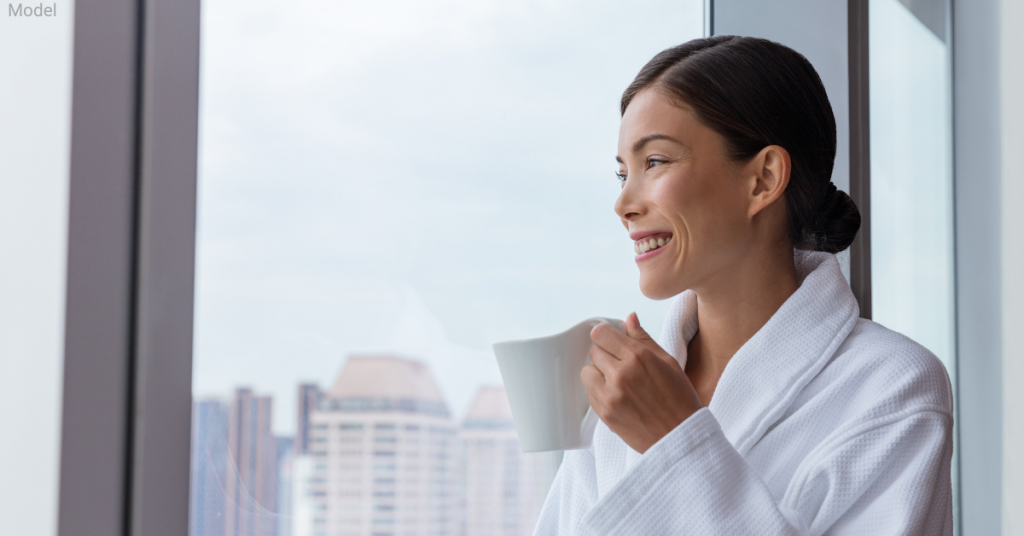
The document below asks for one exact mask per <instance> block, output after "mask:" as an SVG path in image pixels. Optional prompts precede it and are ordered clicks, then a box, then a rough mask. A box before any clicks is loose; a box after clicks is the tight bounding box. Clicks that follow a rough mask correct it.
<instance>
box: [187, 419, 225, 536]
mask: <svg viewBox="0 0 1024 536" xmlns="http://www.w3.org/2000/svg"><path fill="white" fill-rule="evenodd" d="M227 421H228V408H227V406H226V405H225V404H224V403H223V402H221V401H220V400H217V399H200V400H196V401H194V402H193V403H192V468H191V469H192V474H191V488H192V491H191V494H190V496H189V510H190V512H189V527H188V533H189V536H224V523H225V508H224V504H225V502H224V473H225V467H226V457H227V451H228V450H227V440H228V436H227V430H228V423H227Z"/></svg>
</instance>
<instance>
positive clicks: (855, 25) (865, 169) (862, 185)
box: [847, 0, 871, 319]
mask: <svg viewBox="0 0 1024 536" xmlns="http://www.w3.org/2000/svg"><path fill="white" fill-rule="evenodd" d="M847 9H848V17H847V23H848V30H847V32H848V33H847V39H848V45H847V52H848V54H849V62H848V65H849V73H850V74H849V77H850V197H851V198H852V199H853V202H854V203H856V204H857V209H858V210H859V211H860V231H859V232H858V233H857V238H855V239H854V241H853V245H851V246H850V287H851V288H852V289H853V295H854V296H855V297H856V298H857V302H858V303H859V304H860V315H861V316H862V317H864V318H867V319H870V318H871V128H870V127H871V122H870V111H871V108H870V102H869V95H870V86H869V80H868V61H869V57H868V0H848V1H847Z"/></svg>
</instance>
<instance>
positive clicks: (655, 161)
mask: <svg viewBox="0 0 1024 536" xmlns="http://www.w3.org/2000/svg"><path fill="white" fill-rule="evenodd" d="M664 163H665V161H664V160H661V159H658V158H648V159H647V169H651V168H652V167H654V165H655V164H664Z"/></svg>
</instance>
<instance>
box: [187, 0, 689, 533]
mask: <svg viewBox="0 0 1024 536" xmlns="http://www.w3.org/2000/svg"><path fill="white" fill-rule="evenodd" d="M703 4H704V2H703V1H702V0H684V1H683V2H665V1H653V0H650V1H643V2H640V3H632V4H629V6H628V9H624V7H623V6H624V5H623V4H621V3H619V2H598V3H594V2H581V1H578V0H559V1H556V2H554V3H521V2H513V3H508V2H499V1H485V2H482V3H481V2H476V1H468V0H443V1H442V2H441V3H436V2H433V3H422V2H405V1H388V2H384V3H365V2H358V3H357V2H351V1H347V0H346V1H342V2H326V1H323V0H299V1H296V2H289V3H287V4H274V3H266V2H256V3H253V2H251V1H242V0H210V1H208V2H204V3H203V10H204V11H203V18H202V21H203V37H202V47H203V48H202V51H201V61H202V80H201V103H202V104H201V109H200V113H201V115H200V125H201V126H200V167H199V205H198V206H199V215H198V238H197V251H198V253H197V277H196V314H195V326H196V329H195V337H196V338H195V354H194V381H193V392H194V396H195V397H196V400H197V401H198V400H203V401H210V400H214V401H216V400H220V404H221V409H222V411H223V412H224V413H225V415H227V416H228V417H227V418H226V419H225V420H224V422H227V423H229V424H230V423H231V422H235V421H238V422H239V423H242V422H244V423H246V425H247V426H248V425H251V427H250V428H246V430H245V432H246V433H245V434H242V435H238V437H239V440H238V441H239V442H238V444H237V445H235V446H234V447H233V448H232V449H231V450H230V455H227V456H225V457H224V458H223V460H224V461H223V463H221V464H220V465H219V466H218V467H216V468H215V470H214V471H212V472H208V473H204V475H205V476H203V475H198V476H197V475H196V474H194V475H193V484H192V486H193V497H192V499H193V502H192V517H193V519H196V518H197V516H207V518H209V519H212V518H213V517H212V516H215V515H220V516H223V518H228V517H238V516H241V517H243V518H246V519H247V520H248V521H247V522H248V523H249V525H248V526H252V527H257V529H258V530H264V529H263V528H262V527H264V526H268V527H269V525H270V524H275V528H274V529H273V530H276V531H277V534H291V533H293V532H290V531H293V529H294V530H295V531H297V530H299V528H301V527H307V528H308V527H311V526H312V522H311V519H312V517H309V516H312V513H313V512H314V511H315V510H314V509H313V508H312V507H311V506H310V504H307V503H310V501H313V497H310V496H306V495H304V494H303V490H309V483H310V482H312V479H322V480H323V481H324V482H327V483H328V484H327V486H328V488H327V494H326V496H324V498H323V499H322V500H325V501H327V505H328V509H329V510H330V511H334V510H335V509H336V508H337V507H338V506H339V505H340V503H339V502H338V501H343V500H344V501H347V502H346V504H356V502H358V504H361V505H363V506H364V508H361V509H356V510H346V516H348V517H346V519H348V520H350V521H351V520H352V519H355V523H357V524H362V526H364V527H367V526H370V525H371V524H372V520H373V519H374V518H373V517H372V514H373V505H374V504H376V503H374V502H373V497H374V496H375V495H376V494H377V493H390V494H391V495H388V497H389V498H390V497H393V503H392V502H388V503H387V507H388V508H393V509H394V513H395V515H396V516H401V517H399V518H400V519H406V517H404V514H405V513H407V512H419V513H420V514H417V516H415V517H414V518H408V519H410V520H411V522H410V523H409V524H406V523H405V522H403V524H402V526H403V530H406V529H408V530H414V531H415V532H416V533H418V534H424V535H429V534H441V533H455V532H459V531H460V530H461V528H460V527H463V526H469V525H470V524H467V520H468V519H472V520H474V521H473V523H471V526H472V527H473V528H472V529H471V530H469V534H492V533H498V532H502V533H516V534H526V533H529V532H530V531H531V529H532V526H533V522H534V520H535V519H536V515H537V513H538V510H539V507H540V503H541V501H542V500H543V497H544V494H545V493H546V490H547V487H548V486H549V485H550V482H551V479H552V478H553V475H554V471H555V469H556V468H557V464H558V459H559V458H558V455H557V453H550V454H538V455H529V456H527V455H524V454H523V453H522V452H521V451H520V450H519V449H518V445H517V443H516V439H515V430H514V427H513V425H512V422H511V416H510V415H509V414H508V413H507V411H508V410H507V409H501V408H502V405H501V404H497V405H496V406H494V405H489V404H483V403H479V402H478V400H479V397H480V396H483V395H482V393H485V392H489V393H492V394H493V393H495V392H497V393H499V395H500V397H504V393H503V391H502V390H501V388H500V384H501V377H500V374H499V373H498V369H497V366H496V363H495V360H494V358H493V356H492V355H491V352H490V345H491V343H493V342H495V341H498V340H502V339H510V338H520V337H529V336H540V335H546V334H550V333H555V332H558V331H561V330H563V329H565V328H567V327H569V326H571V325H573V324H575V323H577V322H578V321H580V320H582V319H584V318H587V317H590V316H595V315H603V316H611V317H618V318H622V317H625V315H627V314H628V313H629V312H631V311H634V310H636V311H638V313H639V317H640V319H641V321H642V322H643V323H644V325H645V326H646V327H647V328H648V330H649V331H652V332H654V333H656V332H657V331H658V330H659V329H660V326H661V320H662V317H663V315H664V312H665V311H666V309H667V307H668V303H667V302H651V301H649V300H647V299H646V298H644V297H643V296H642V295H641V294H640V292H639V289H638V288H637V283H636V268H635V266H634V264H633V260H632V257H633V251H632V243H631V242H630V241H629V240H628V237H627V236H626V233H625V232H624V231H623V229H622V227H621V225H620V223H619V221H618V218H617V217H616V216H615V214H614V212H613V210H612V205H613V202H614V200H615V197H616V196H617V195H618V191H619V186H618V183H617V181H616V179H615V177H614V172H615V169H616V168H615V165H614V164H615V161H614V156H615V153H616V144H617V136H618V121H619V112H618V103H619V98H620V96H621V93H622V91H623V90H624V89H625V88H626V86H627V85H628V84H629V82H630V81H631V80H632V78H633V76H634V75H635V74H636V73H637V71H638V70H639V69H640V67H642V66H643V64H644V63H646V62H647V61H648V60H649V59H650V58H651V57H652V56H653V55H654V54H655V53H657V52H659V51H661V50H663V49H665V48H667V47H669V46H673V45H676V44H679V43H682V42H684V41H687V40H689V39H692V38H695V37H699V36H700V35H702V32H703V26H704V13H703ZM624 35H628V36H629V38H628V39H623V38H622V37H621V36H624ZM488 389H490V390H488ZM494 389H496V390H497V391H494ZM239 393H246V394H245V395H244V396H245V397H248V398H246V400H250V399H251V400H255V401H256V402H251V403H250V402H247V404H255V405H253V406H252V408H253V409H251V410H249V409H247V410H246V411H248V413H246V414H245V415H244V418H240V417H238V416H236V415H235V411H236V410H235V409H232V408H236V409H237V408H242V406H241V405H239V404H238V403H235V402H234V400H235V399H238V398H239V396H241V395H240V394H239ZM197 403H198V402H197ZM474 404H478V406H479V407H477V409H476V410H475V411H474V410H473V409H471V408H473V407H474ZM484 406H486V407H484ZM245 407H246V408H248V407H249V406H245ZM495 408H497V409H495ZM495 411H497V413H495ZM481 412H483V413H481ZM471 414H472V415H475V416H477V417H479V418H478V419H477V421H479V422H485V421H486V422H488V423H491V424H492V425H494V426H489V427H479V426H477V427H474V426H473V425H472V423H470V422H468V421H470V420H473V419H469V417H468V416H469V415H471ZM232 419H234V421H233V420H232ZM495 423H496V424H495ZM478 424H479V423H478ZM327 429H330V430H337V432H332V433H331V434H330V435H325V436H315V440H313V441H310V439H313V438H314V436H311V435H310V432H309V431H310V430H327ZM214 433H215V434H224V435H225V437H226V436H227V435H228V433H227V432H214ZM321 433H322V432H321ZM371 433H372V436H371V435H370V434H371ZM364 434H366V435H364ZM378 434H379V435H378ZM208 435H209V434H208ZM342 436H344V437H345V438H357V437H358V438H363V437H365V438H366V439H365V440H366V443H365V444H364V447H365V448H363V449H353V448H351V447H356V446H359V445H356V444H353V443H352V442H349V441H348V440H347V439H346V440H341V439H340V438H341V437H342ZM409 436H412V437H409ZM197 437H198V436H197ZM416 437H422V439H421V440H417V439H414V438H416ZM323 438H326V441H323V440H322V439H323ZM477 441H479V442H487V441H492V442H496V441H502V442H505V441H507V442H508V444H509V445H511V446H510V447H509V448H508V449H501V450H495V451H493V452H492V451H486V452H484V451H478V453H477V454H472V455H469V454H467V452H469V451H470V450H471V447H472V445H473V443H474V442H477ZM370 447H373V448H370ZM467 447H470V448H467ZM194 448H196V449H200V450H202V449H204V448H205V449H207V450H208V449H209V448H211V447H209V446H201V445H197V446H195V447H194ZM212 448H214V449H215V450H217V451H218V452H220V451H221V450H223V449H222V447H220V446H216V445H215V446H213V447H212ZM311 448H313V449H315V450H311ZM311 456H312V457H314V459H315V462H316V465H314V464H313V463H311V462H309V461H307V460H306V459H307V458H309V457H311ZM467 456H471V457H472V460H473V463H474V464H475V465H474V467H479V468H481V469H480V470H479V471H476V472H467V469H466V467H467V464H466V460H467ZM289 460H290V462H289V463H292V465H291V467H292V468H293V470H292V472H291V473H290V475H291V476H290V477H289V478H290V480H286V479H284V478H282V477H281V476H280V475H282V474H284V473H283V472H282V471H281V470H280V469H279V468H280V467H281V465H280V464H283V463H285V462H286V461H289ZM341 460H344V461H345V462H346V463H350V464H359V466H360V467H364V468H365V469H366V472H365V473H363V474H364V475H365V479H364V480H361V481H360V483H359V484H357V485H353V484H352V483H351V482H349V481H348V480H346V486H347V487H346V491H343V492H342V491H339V490H337V489H336V488H335V487H333V486H340V484H339V482H340V481H339V480H338V478H340V476H341V475H340V469H338V467H339V465H338V462H339V461H341ZM375 464H386V466H387V467H389V468H395V469H394V470H391V469H389V471H388V473H387V474H386V478H384V477H377V476H372V475H371V471H372V469H373V468H374V467H375ZM243 466H244V467H252V468H254V469H252V470H251V471H250V470H249V469H246V470H242V469H241V468H242V467H243ZM246 471H249V473H251V477H250V476H244V478H241V479H240V486H241V488H244V489H246V490H248V492H249V496H250V497H252V500H251V501H249V502H247V503H245V502H238V501H234V502H232V501H225V502H223V504H221V503H218V504H214V503H208V504H203V503H200V502H199V499H198V497H197V495H196V493H195V490H197V489H200V487H201V486H202V479H203V478H215V477H217V476H218V475H220V476H221V477H223V475H224V474H230V475H234V474H243V475H249V473H247V472H246ZM347 474H348V475H351V474H354V473H347ZM392 475H394V476H393V477H392ZM477 477H479V478H481V481H480V482H479V483H473V482H469V483H468V484H467V479H473V478H477ZM267 482H274V483H276V485H277V489H276V491H275V493H273V494H270V493H268V494H266V495H260V494H259V493H257V492H256V491H255V489H256V488H258V487H259V486H261V485H264V484H265V483H267ZM467 485H471V486H474V487H473V488H472V489H474V493H475V494H476V495H477V496H479V497H481V498H482V499H481V500H480V501H476V502H473V503H472V504H470V505H468V506H467V505H466V504H464V503H465V501H463V500H462V497H463V496H464V489H466V488H465V487H464V486H467ZM356 486H359V487H356ZM377 486H384V487H385V489H384V490H381V491H377V489H376V488H377ZM356 489H359V490H362V491H364V493H361V494H356V495H351V493H353V492H354V490H356ZM317 492H319V490H318V491H317ZM344 494H349V495H344ZM314 496H315V495H314ZM285 497H287V498H288V499H287V500H285V499H284V498H285ZM484 499H486V500H484ZM317 504H319V503H317ZM218 508H219V509H220V511H214V512H208V511H207V509H213V510H216V509H218ZM229 510H230V511H229ZM352 516H355V517H352ZM306 517H309V519H306ZM377 519H384V518H377ZM513 520H514V521H513ZM387 522H388V523H391V522H393V520H391V519H388V521H387ZM507 523H513V524H514V527H512V528H510V529H509V532H505V531H504V529H503V528H502V527H504V526H505V525H503V524H507ZM196 527H197V525H196V524H195V523H193V531H192V536H203V535H208V534H214V532H204V529H197V528H196ZM341 528H342V527H341V521H340V520H335V519H332V518H327V520H326V525H325V526H324V530H325V531H326V533H328V534H335V533H338V532H340V530H341ZM505 528H508V527H505ZM211 530H213V529H211ZM266 530H270V529H266ZM303 530H305V529H303ZM217 534H220V533H217Z"/></svg>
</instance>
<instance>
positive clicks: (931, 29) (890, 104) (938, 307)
mask: <svg viewBox="0 0 1024 536" xmlns="http://www.w3.org/2000/svg"><path fill="white" fill-rule="evenodd" d="M947 10H948V4H947V2H945V1H944V0H914V1H913V2H911V1H910V0H871V3H870V5H869V16H870V33H871V35H870V40H869V41H870V45H869V46H870V51H869V52H870V84H871V88H870V98H871V263H872V270H871V286H872V289H871V299H872V314H873V317H874V320H875V321H877V322H879V323H881V324H883V325H885V326H886V327H889V328H891V329H893V330H896V331H898V332H900V333H903V334H905V335H907V336H908V337H910V338H912V339H914V340H915V341H917V342H919V343H921V344H922V345H924V346H925V347H926V348H928V349H929V350H931V351H932V352H933V353H934V354H935V355H936V356H938V357H939V359H941V360H942V362H943V363H944V364H945V365H946V369H947V370H948V371H949V375H950V378H951V379H952V380H953V381H954V382H955V381H956V376H955V374H956V345H955V342H956V341H955V324H954V322H955V316H954V305H955V304H954V272H953V266H954V265H953V263H954V259H953V167H952V108H951V95H950V91H951V78H950V56H949V53H950V51H949V46H948V38H947V36H948V31H947V27H948V25H947ZM955 459H956V458H955V457H954V460H955ZM954 464H955V461H954ZM953 475H954V478H955V476H956V469H955V465H954V471H953ZM955 484H956V482H955V481H954V486H953V489H954V490H956V489H957V486H956V485H955ZM955 492H956V491H954V493H955ZM954 504H957V501H954Z"/></svg>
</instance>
